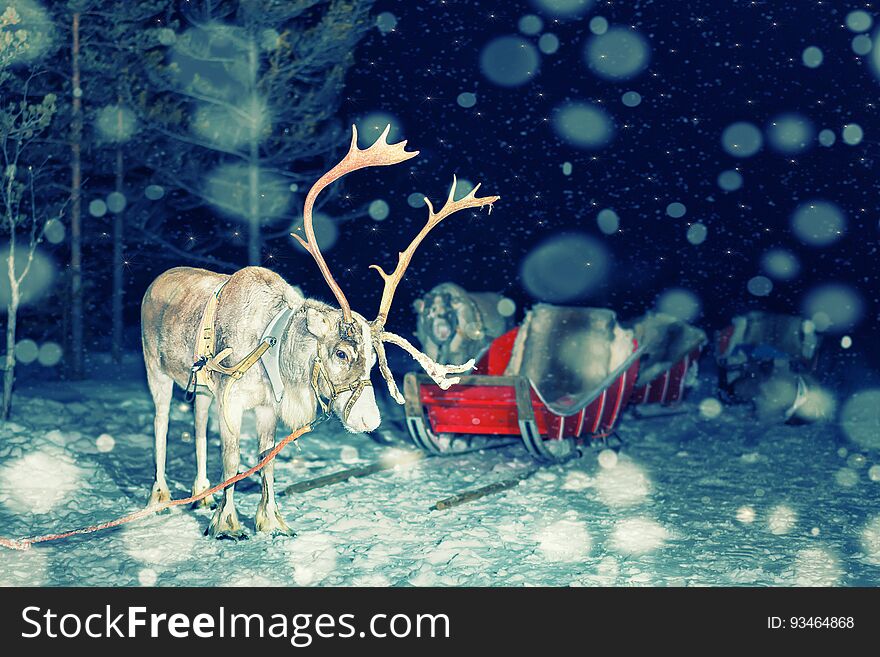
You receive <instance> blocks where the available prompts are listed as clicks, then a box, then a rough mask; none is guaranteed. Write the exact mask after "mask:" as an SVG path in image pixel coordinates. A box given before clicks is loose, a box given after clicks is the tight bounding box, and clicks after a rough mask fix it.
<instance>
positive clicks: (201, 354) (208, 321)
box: [186, 279, 373, 427]
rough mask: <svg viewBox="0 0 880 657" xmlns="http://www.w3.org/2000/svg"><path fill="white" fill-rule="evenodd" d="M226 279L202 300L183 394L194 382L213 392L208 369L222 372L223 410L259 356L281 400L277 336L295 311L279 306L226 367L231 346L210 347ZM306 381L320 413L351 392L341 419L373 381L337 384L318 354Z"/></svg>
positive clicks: (325, 412) (273, 390)
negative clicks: (257, 336) (236, 359)
mask: <svg viewBox="0 0 880 657" xmlns="http://www.w3.org/2000/svg"><path fill="white" fill-rule="evenodd" d="M228 280H229V279H227V280H226V281H223V282H222V283H221V284H220V285H218V286H217V288H216V289H215V290H214V291H213V292H212V293H211V297H210V298H209V299H208V302H207V303H206V304H205V310H204V311H203V312H202V321H201V322H200V324H199V332H198V336H197V340H196V351H195V354H194V358H193V366H192V369H191V372H190V379H189V382H188V383H187V390H186V392H187V395H188V396H189V394H190V390H192V394H195V388H196V386H204V387H206V388H208V389H209V390H211V393H212V394H214V395H215V396H216V391H215V390H214V385H213V381H212V380H211V377H210V376H209V375H208V372H209V371H210V372H218V373H219V374H223V375H225V376H228V377H230V378H231V379H232V381H230V382H229V383H228V384H227V385H226V387H225V388H224V390H223V408H224V410H225V408H226V406H227V403H226V402H227V400H228V399H229V393H230V392H231V390H232V386H233V384H234V383H235V382H236V381H238V380H239V379H241V378H242V377H243V376H244V375H245V373H246V372H247V371H248V370H249V369H250V368H251V367H253V366H254V365H255V364H256V362H257V361H258V360H259V361H261V362H262V363H263V368H264V369H265V371H266V376H267V377H268V379H269V383H270V385H271V386H272V394H273V395H274V397H275V401H276V402H281V399H282V398H283V397H284V384H283V381H282V379H281V367H280V362H281V338H282V337H283V336H284V334H285V333H286V332H287V329H288V327H289V326H290V322H291V321H292V319H293V314H294V313H295V312H296V311H295V310H293V309H291V308H284V309H283V310H281V311H280V312H279V313H278V314H276V315H275V317H273V318H272V320H271V321H270V322H269V324H268V325H267V326H266V329H265V330H264V331H263V335H262V336H261V337H260V341H259V343H258V344H257V346H256V347H255V348H254V349H253V350H251V352H250V353H249V354H248V355H247V356H245V357H244V358H243V359H242V360H241V361H239V362H238V363H237V364H235V365H233V366H232V367H226V366H224V365H222V364H221V363H222V361H223V360H225V359H226V357H227V356H229V355H230V354H231V353H232V348H230V347H227V348H226V349H223V350H222V351H221V352H220V353H218V354H216V355H215V354H214V349H215V347H216V332H215V330H214V324H215V320H216V317H217V306H218V305H219V303H220V293H221V291H222V290H223V287H224V286H225V285H226V283H227V282H228ZM322 378H323V379H324V383H325V385H326V387H327V389H328V390H329V391H330V394H329V395H324V394H323V393H322V392H321V379H322ZM309 385H310V387H311V389H312V393H313V394H314V395H315V399H316V400H317V402H318V405H319V406H320V407H321V411H322V412H323V413H324V414H327V413H329V412H330V408H331V405H332V404H333V402H334V401H336V399H337V398H338V397H339V395H341V394H342V393H344V392H349V391H351V393H352V394H351V396H350V397H349V399H348V402H346V404H345V408H344V409H343V412H342V418H341V419H342V421H343V422H346V421H347V420H348V416H349V414H350V413H351V410H352V409H353V408H354V405H355V404H356V403H357V400H358V399H360V396H361V394H362V393H363V391H364V388H366V387H367V386H372V385H373V384H372V382H371V381H370V379H369V378H366V379H361V380H359V381H357V382H356V383H352V384H349V385H346V386H337V385H336V384H334V383H333V381H332V380H331V379H330V376H329V375H328V373H327V370H326V368H325V367H324V362H323V360H321V356H320V355H319V354H315V360H314V362H313V364H312V374H311V377H310V379H309ZM223 417H224V421H225V422H226V424H227V427H228V426H230V424H229V421H228V418H227V417H226V414H225V412H224V413H223Z"/></svg>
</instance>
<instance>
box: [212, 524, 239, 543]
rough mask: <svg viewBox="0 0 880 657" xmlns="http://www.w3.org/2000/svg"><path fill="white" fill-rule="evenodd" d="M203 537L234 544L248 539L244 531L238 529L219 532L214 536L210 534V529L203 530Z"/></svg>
mask: <svg viewBox="0 0 880 657" xmlns="http://www.w3.org/2000/svg"><path fill="white" fill-rule="evenodd" d="M205 536H210V537H211V538H216V539H217V540H218V541H235V542H236V543H237V542H238V541H246V540H248V539H249V538H250V536H248V535H247V532H246V531H245V530H244V529H239V530H238V531H231V530H221V531H219V532H217V533H216V534H214V533H211V528H210V527H209V528H208V529H206V530H205Z"/></svg>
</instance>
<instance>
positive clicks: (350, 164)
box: [141, 126, 498, 539]
mask: <svg viewBox="0 0 880 657" xmlns="http://www.w3.org/2000/svg"><path fill="white" fill-rule="evenodd" d="M389 130H390V126H388V127H386V129H385V131H384V132H383V133H382V135H381V136H380V137H379V139H377V140H376V142H375V143H374V144H373V145H372V146H370V147H369V148H366V149H361V148H358V146H357V129H356V128H355V127H354V126H352V139H351V145H350V147H349V150H348V153H347V154H346V155H345V157H344V158H343V159H342V160H341V161H340V162H339V163H338V164H337V165H336V166H334V167H333V168H332V169H330V170H329V171H328V172H326V173H325V174H324V175H323V176H322V177H321V178H320V179H319V180H318V181H317V182H316V183H315V184H314V186H313V187H312V188H311V189H310V190H309V193H308V194H307V195H306V198H305V202H304V206H303V228H304V231H305V238H303V237H300V236H299V235H295V234H294V235H293V237H294V238H296V239H297V240H298V241H299V243H300V244H302V246H303V247H304V248H305V249H306V250H307V251H308V252H309V253H310V254H311V255H312V257H313V258H314V260H315V262H316V263H317V265H318V267H319V269H320V270H321V273H322V274H323V276H324V279H325V280H326V282H327V284H328V285H329V287H330V289H331V290H332V292H333V295H334V296H335V297H336V301H337V303H338V305H339V307H333V306H330V305H327V304H324V303H321V302H320V301H315V300H312V299H305V298H303V296H302V294H300V293H299V292H298V290H297V289H296V288H294V287H292V286H290V285H288V284H287V283H286V282H285V281H284V280H283V279H282V278H281V277H280V276H279V275H278V274H275V273H274V272H272V271H269V270H268V269H263V268H262V267H246V268H244V269H242V270H240V271H238V272H236V273H235V274H232V275H231V276H227V275H225V274H217V273H214V272H210V271H206V270H204V269H193V268H189V267H178V268H175V269H171V270H169V271H167V272H165V273H163V274H161V275H160V276H159V277H158V278H157V279H156V280H155V281H153V283H152V285H150V287H149V289H148V290H147V292H146V294H145V295H144V299H143V303H142V306H141V330H142V338H143V347H144V360H145V363H146V369H147V381H148V383H149V387H150V392H151V393H152V396H153V401H154V402H155V406H156V417H155V423H154V430H155V465H156V479H155V483H154V484H153V489H152V493H151V495H150V500H149V504H156V503H159V502H162V501H165V500H167V499H169V498H170V493H169V490H168V484H167V482H166V480H165V449H166V437H167V433H168V411H169V406H170V403H171V394H172V389H173V386H174V383H177V384H178V385H179V386H181V387H183V388H189V385H190V383H191V382H192V381H191V376H193V374H194V373H195V372H196V370H198V369H199V367H200V366H204V367H205V370H204V372H203V373H202V375H201V376H203V377H204V378H203V381H204V383H205V385H202V386H197V388H196V396H195V424H196V428H195V447H196V464H197V474H196V479H195V482H194V484H193V493H200V492H203V491H205V490H207V489H208V487H209V483H208V477H207V466H206V443H207V422H208V408H209V406H210V402H211V397H212V396H213V397H214V398H216V399H217V400H218V411H219V413H220V417H221V422H220V435H221V445H222V458H223V477H224V479H229V478H230V477H233V476H234V475H235V474H236V473H237V472H238V468H239V460H240V446H239V430H240V428H241V417H242V413H243V412H244V411H246V410H250V409H253V410H254V412H255V414H256V420H257V433H258V435H259V450H260V452H261V453H263V452H264V451H266V450H268V449H270V448H271V447H272V446H273V445H274V442H275V427H276V423H277V420H278V419H279V418H280V419H281V420H282V421H283V422H284V423H285V424H286V425H287V426H288V427H290V428H292V429H296V428H299V427H302V426H304V425H306V424H308V423H310V422H312V421H313V420H315V418H316V417H317V407H318V406H320V407H321V408H322V409H323V410H325V412H327V413H333V414H335V415H336V416H337V417H338V418H339V420H340V421H341V423H342V425H343V426H344V427H345V428H346V429H347V430H349V431H352V432H360V431H372V430H374V429H375V428H376V427H378V426H379V422H380V415H379V409H378V407H377V405H376V398H375V395H374V393H373V388H372V385H371V382H370V372H371V370H372V368H373V366H374V365H375V364H376V362H378V364H379V369H380V371H381V373H382V376H383V377H384V378H385V381H386V383H387V386H388V390H389V392H390V394H391V396H392V397H393V398H394V400H395V401H397V403H399V404H403V403H404V399H403V395H401V393H400V391H399V390H398V388H397V385H396V384H395V382H394V376H393V375H392V373H391V370H390V368H389V366H388V361H387V358H386V356H385V348H384V343H386V342H387V343H391V344H396V345H398V346H399V347H401V348H403V349H404V350H405V351H407V352H408V353H409V354H410V355H411V356H412V357H413V358H414V359H415V360H416V361H417V362H418V363H419V365H420V366H421V367H423V368H424V369H425V371H426V372H428V374H429V375H430V376H431V377H432V378H433V379H434V381H435V382H436V383H437V384H438V385H439V386H440V387H441V388H444V389H445V388H448V387H450V386H451V385H453V384H454V383H456V382H458V380H459V379H458V378H457V377H455V376H450V375H454V374H459V373H462V372H465V371H468V370H470V369H472V368H473V366H474V362H473V361H472V360H471V361H469V362H467V363H465V364H463V365H458V366H444V365H440V364H438V363H436V362H434V361H433V360H431V359H430V358H429V357H428V356H426V355H425V354H423V353H421V352H420V351H418V350H417V349H416V348H415V347H414V346H413V345H412V344H410V343H409V342H408V341H407V340H406V339H404V338H402V337H400V336H399V335H395V334H394V333H389V332H388V331H386V330H385V322H386V321H387V319H388V313H389V310H390V308H391V302H392V300H393V298H394V293H395V291H396V289H397V286H398V284H399V283H400V281H401V280H402V278H403V275H404V272H405V271H406V268H407V267H408V266H409V263H410V260H411V259H412V256H413V254H414V253H415V250H416V248H417V247H418V245H419V244H420V243H421V242H422V240H423V239H424V238H425V237H426V236H427V234H428V233H429V232H430V231H431V230H432V229H433V228H434V227H435V226H436V225H437V224H439V223H440V222H441V221H442V220H443V219H445V218H446V217H448V216H449V215H451V214H453V213H455V212H458V211H459V210H464V209H466V208H479V207H482V206H484V205H489V206H490V209H491V205H492V203H494V202H495V201H496V200H498V197H497V196H487V197H482V198H478V197H477V196H476V192H477V189H478V188H479V185H477V186H476V187H475V188H474V189H473V190H472V191H471V192H470V193H469V194H467V196H465V197H464V198H462V199H459V200H457V201H456V200H454V195H455V178H453V184H452V189H451V190H450V192H449V197H448V198H447V200H446V203H445V204H444V205H443V207H442V208H441V209H440V210H439V211H438V212H434V208H433V206H432V205H431V203H430V201H429V200H428V199H427V198H426V199H425V202H426V204H427V206H428V221H427V223H426V224H425V226H424V227H423V228H422V229H421V231H419V233H418V234H417V235H416V237H415V239H413V241H412V243H411V244H410V245H409V246H408V247H407V248H406V249H405V250H404V251H402V252H400V254H399V256H398V262H397V266H396V267H395V269H394V271H393V272H391V273H390V274H388V273H386V272H385V271H384V270H383V269H382V268H381V267H379V266H377V265H371V267H372V268H374V269H376V270H377V271H378V272H379V274H380V276H381V277H382V279H383V281H384V289H383V292H382V299H381V302H380V304H379V313H378V315H377V316H376V319H374V320H372V321H368V320H366V319H365V318H364V317H363V316H361V315H359V314H357V313H355V312H352V310H351V307H350V306H349V303H348V300H347V299H346V298H345V295H344V294H343V292H342V289H341V288H340V287H339V285H338V284H337V282H336V281H335V279H334V278H333V276H332V274H331V273H330V269H329V267H328V266H327V263H326V261H325V260H324V257H323V255H322V254H321V251H320V249H319V248H318V244H317V242H316V240H315V233H314V229H313V226H312V210H313V207H314V204H315V199H316V198H317V197H318V195H319V194H320V192H321V191H322V190H323V189H324V188H325V187H327V186H328V185H330V184H331V183H333V182H334V181H335V180H338V179H339V178H341V177H342V176H344V175H345V174H347V173H350V172H352V171H356V170H358V169H363V168H366V167H371V166H387V165H392V164H398V163H400V162H404V161H406V160H408V159H410V158H412V157H415V156H416V155H417V154H418V151H413V152H410V151H406V150H405V147H406V142H405V141H404V142H400V143H397V144H389V143H388V142H387V141H386V138H387V136H388V132H389ZM212 295H213V296H214V297H216V310H215V311H214V314H213V315H208V314H207V312H206V307H207V304H208V303H209V301H210V300H211V299H212ZM212 303H214V302H212ZM205 317H208V318H209V320H210V319H211V317H213V321H209V320H208V321H206V320H205ZM203 325H207V327H208V329H210V330H212V334H213V336H214V341H215V349H214V351H215V353H216V354H217V355H216V356H213V354H207V356H212V357H211V358H207V356H206V359H203V360H202V361H199V362H197V363H196V364H195V365H194V360H196V358H195V356H196V355H197V354H198V353H199V351H198V349H199V347H198V341H199V340H200V339H201V338H202V336H201V333H202V332H203V330H204V327H203ZM260 349H263V351H260ZM258 354H259V362H256V356H257V355H258ZM251 358H253V361H254V362H256V364H254V365H253V366H251V367H249V368H247V367H244V371H242V367H243V366H244V365H246V364H247V362H248V361H249V360H251ZM227 359H228V360H227ZM223 361H227V364H225V365H224V364H223ZM234 363H238V366H235V365H234ZM261 476H262V498H261V499H260V503H259V505H258V507H257V514H256V529H257V531H264V532H273V533H282V534H291V531H290V529H289V528H288V526H287V524H286V523H285V521H284V519H283V518H282V516H281V513H280V511H279V509H278V505H277V504H276V502H275V494H274V488H273V468H272V464H271V463H270V464H269V465H268V466H266V467H265V468H264V469H263V470H262V471H261ZM233 495H234V486H230V487H228V488H226V489H225V490H224V492H223V499H222V501H221V502H220V504H219V506H218V508H217V510H216V512H215V513H214V516H213V518H212V519H211V523H210V525H209V527H208V531H207V533H208V534H210V535H211V536H214V537H217V538H221V537H225V538H233V539H241V538H246V537H247V535H246V533H245V532H244V530H243V528H242V526H241V523H240V522H239V519H238V515H237V513H236V511H235V503H234V500H233Z"/></svg>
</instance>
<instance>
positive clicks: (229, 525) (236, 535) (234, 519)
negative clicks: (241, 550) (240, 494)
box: [205, 507, 248, 541]
mask: <svg viewBox="0 0 880 657" xmlns="http://www.w3.org/2000/svg"><path fill="white" fill-rule="evenodd" d="M205 536H210V537H211V538H225V539H229V540H232V541H243V540H245V539H247V538H248V535H247V532H246V531H245V529H244V527H242V526H241V523H240V522H239V521H238V514H237V513H236V512H235V508H234V507H232V509H231V510H230V511H227V510H226V508H222V507H221V508H219V509H217V511H215V512H214V517H213V518H211V522H210V524H209V525H208V528H207V529H206V530H205Z"/></svg>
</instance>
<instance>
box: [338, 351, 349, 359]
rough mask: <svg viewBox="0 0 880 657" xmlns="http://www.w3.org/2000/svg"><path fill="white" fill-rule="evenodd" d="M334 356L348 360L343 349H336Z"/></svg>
mask: <svg viewBox="0 0 880 657" xmlns="http://www.w3.org/2000/svg"><path fill="white" fill-rule="evenodd" d="M336 357H337V358H338V359H339V360H348V354H347V353H345V352H344V351H342V349H337V350H336Z"/></svg>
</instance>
